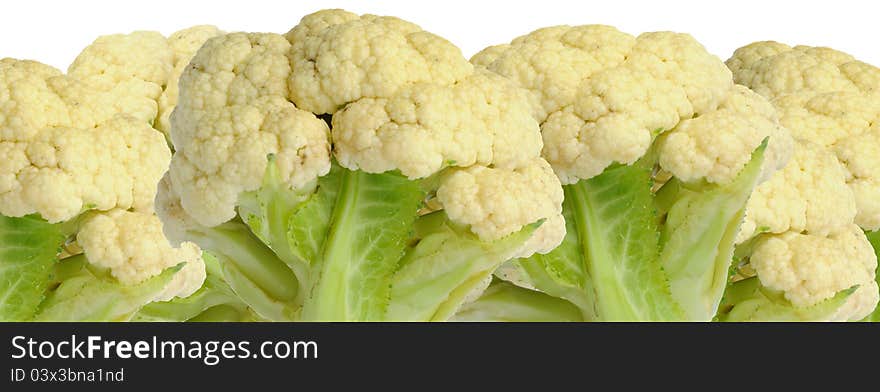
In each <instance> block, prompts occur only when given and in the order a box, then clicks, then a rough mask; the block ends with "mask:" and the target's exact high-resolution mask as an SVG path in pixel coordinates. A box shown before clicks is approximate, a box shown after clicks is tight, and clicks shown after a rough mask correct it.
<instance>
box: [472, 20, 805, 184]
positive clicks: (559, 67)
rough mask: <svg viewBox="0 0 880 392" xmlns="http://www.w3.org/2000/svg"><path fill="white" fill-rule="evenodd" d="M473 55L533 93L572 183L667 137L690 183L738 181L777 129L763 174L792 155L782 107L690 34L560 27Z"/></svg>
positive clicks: (667, 147)
mask: <svg viewBox="0 0 880 392" xmlns="http://www.w3.org/2000/svg"><path fill="white" fill-rule="evenodd" d="M471 61H472V62H473V63H475V64H477V65H480V66H484V67H486V68H488V69H489V70H491V71H494V72H497V73H499V74H502V75H504V76H507V77H508V78H511V79H512V80H514V81H515V82H517V83H518V84H519V85H521V86H523V87H525V88H526V89H527V90H529V92H530V97H531V102H532V104H533V106H534V107H535V109H534V114H535V116H536V118H537V119H538V121H539V122H540V123H541V132H542V136H543V140H544V148H543V151H542V154H543V156H544V158H545V159H547V161H549V162H550V164H551V165H552V166H553V169H554V171H555V172H556V174H557V175H558V176H559V177H560V179H561V181H562V183H563V184H571V183H575V182H577V181H579V180H581V179H589V178H591V177H593V176H596V175H598V174H600V173H601V172H602V171H603V170H605V168H607V167H608V166H609V165H611V164H612V163H615V162H618V163H624V164H630V163H633V162H635V161H636V160H638V159H639V158H641V157H642V156H643V155H645V153H646V152H647V151H648V149H649V148H650V146H651V145H652V143H654V141H655V138H656V137H658V136H661V139H660V142H661V143H662V144H663V146H661V148H660V151H659V158H660V161H661V166H663V169H666V170H668V171H671V172H672V174H675V175H678V176H680V177H681V178H682V180H685V181H701V180H706V181H708V182H714V183H724V182H727V181H730V180H732V179H733V178H734V177H735V176H736V174H737V173H739V171H740V170H741V169H742V168H743V167H744V166H745V164H746V163H747V162H748V161H749V159H750V158H751V153H752V151H754V150H755V149H756V148H758V146H759V145H760V143H761V141H762V140H763V139H764V138H766V137H768V136H769V137H770V143H769V146H768V149H767V153H766V155H765V168H766V169H765V170H764V175H763V179H766V178H768V177H769V175H770V174H771V173H772V172H773V171H774V170H777V169H779V168H781V167H783V166H784V165H785V163H786V161H787V160H788V158H789V156H790V155H791V150H792V139H791V137H790V136H789V134H788V132H787V131H786V130H785V129H784V128H782V127H780V125H779V123H778V119H777V116H776V114H775V111H774V109H773V107H772V106H771V105H769V104H768V103H767V102H766V101H765V100H764V99H763V98H760V97H758V96H757V95H755V94H753V93H751V92H749V91H748V90H747V89H746V88H744V87H734V84H733V80H732V77H731V73H730V71H729V70H728V69H727V68H726V67H725V66H724V63H722V62H721V60H720V59H718V58H717V57H715V56H713V55H711V54H710V53H708V52H707V51H706V50H705V48H703V47H702V46H701V45H700V44H699V43H698V42H696V41H695V40H694V39H693V38H692V37H691V36H689V35H687V34H678V33H672V32H654V33H645V34H642V35H640V36H638V37H633V36H631V35H628V34H626V33H622V32H620V31H618V30H616V29H614V28H613V27H609V26H601V25H592V26H575V27H570V26H556V27H548V28H544V29H540V30H536V31H534V32H532V33H530V34H528V35H525V36H522V37H519V38H516V39H514V40H513V41H512V42H511V43H510V44H508V45H498V46H493V47H489V48H487V49H485V50H484V51H482V52H480V53H478V54H477V55H475V56H474V57H473V58H472V59H471ZM664 133H666V134H667V135H663V134H664ZM721 146H723V147H724V148H721Z"/></svg>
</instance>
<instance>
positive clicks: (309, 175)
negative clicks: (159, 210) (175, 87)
mask: <svg viewBox="0 0 880 392" xmlns="http://www.w3.org/2000/svg"><path fill="white" fill-rule="evenodd" d="M289 48H290V44H289V43H288V42H287V40H286V39H284V37H283V36H281V35H277V34H244V33H234V34H228V35H223V36H220V37H217V38H213V39H210V40H208V42H207V43H206V44H205V45H204V46H203V47H202V49H200V50H199V52H198V53H197V54H196V56H195V57H194V58H193V60H192V62H191V66H190V67H188V68H187V70H186V71H185V72H184V74H183V76H182V77H181V80H180V87H181V89H180V104H179V105H178V106H177V108H176V109H175V111H174V113H173V115H172V117H171V121H172V124H173V128H172V132H171V139H172V142H173V144H174V147H175V150H176V152H175V154H174V158H173V160H172V163H171V169H170V174H171V177H172V180H173V183H174V184H175V185H176V186H177V187H179V189H177V192H178V194H179V195H180V196H181V204H182V206H183V208H184V209H185V210H186V211H187V212H188V213H189V214H190V215H192V217H193V218H194V219H195V220H196V221H197V222H199V223H200V224H203V225H205V226H216V225H218V224H220V223H223V222H225V221H228V220H229V219H232V218H233V217H234V216H235V214H236V212H235V205H236V203H237V201H238V197H239V195H240V194H241V193H242V192H247V191H253V190H256V189H257V188H259V187H260V185H261V184H262V180H263V173H264V172H265V170H266V164H267V159H266V157H267V155H268V154H275V156H276V159H277V162H278V168H279V174H280V176H281V178H282V179H283V180H284V181H285V182H287V183H288V184H289V185H290V186H291V187H294V188H296V187H300V186H303V185H305V184H307V183H310V182H312V181H313V180H314V179H315V178H317V177H318V176H321V175H324V174H326V173H327V172H328V171H329V170H330V144H329V140H328V134H329V129H328V126H327V124H326V123H325V122H324V121H322V120H321V119H318V118H317V117H316V116H315V115H314V114H312V113H309V112H306V111H303V110H300V109H297V108H296V106H294V105H293V104H292V103H291V102H289V101H287V100H286V96H287V82H286V81H287V77H288V75H289V72H290V67H289V64H288V62H287V57H286V54H287V52H288V50H289Z"/></svg>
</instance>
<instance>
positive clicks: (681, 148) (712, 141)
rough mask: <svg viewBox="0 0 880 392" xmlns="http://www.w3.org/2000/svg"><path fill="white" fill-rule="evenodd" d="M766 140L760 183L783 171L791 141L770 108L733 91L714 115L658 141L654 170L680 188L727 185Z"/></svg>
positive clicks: (753, 95) (685, 124)
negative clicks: (682, 184)
mask: <svg viewBox="0 0 880 392" xmlns="http://www.w3.org/2000/svg"><path fill="white" fill-rule="evenodd" d="M768 137H769V143H768V147H767V149H766V150H765V152H764V170H763V175H762V179H761V180H762V181H764V180H766V179H768V178H769V177H770V176H771V175H773V173H774V172H775V171H776V170H779V169H782V168H783V167H784V166H785V164H786V163H787V162H788V160H789V158H790V157H791V155H792V153H793V150H794V140H793V139H792V137H791V135H790V134H789V132H788V131H787V130H786V129H785V128H783V127H782V126H781V125H780V124H779V119H778V118H777V115H776V110H775V109H774V108H773V105H771V104H770V103H769V102H768V101H767V100H766V99H764V98H763V97H761V96H760V95H758V94H756V93H754V92H752V91H751V90H749V89H748V88H746V87H744V86H740V85H737V86H736V87H735V88H734V91H733V93H732V94H731V95H730V96H729V97H728V99H727V100H726V101H724V103H722V104H721V106H719V108H718V110H715V111H712V112H709V113H706V114H704V115H701V116H699V117H697V118H693V119H687V120H684V121H682V122H681V123H679V124H678V126H677V127H676V128H675V129H673V130H672V131H670V132H668V133H666V134H665V135H663V136H662V137H661V139H660V140H659V161H660V166H661V167H662V168H663V169H664V170H667V171H669V172H671V174H672V175H674V176H675V177H678V178H679V179H681V180H683V181H686V182H687V181H700V180H706V181H708V182H710V183H722V184H723V183H727V182H729V181H731V180H733V179H734V178H735V177H736V175H737V174H738V173H739V172H740V170H742V168H743V167H745V165H746V163H748V162H749V160H750V159H751V154H750V153H751V152H752V151H754V150H755V149H756V148H757V147H758V146H759V145H760V144H761V141H762V140H764V139H765V138H768Z"/></svg>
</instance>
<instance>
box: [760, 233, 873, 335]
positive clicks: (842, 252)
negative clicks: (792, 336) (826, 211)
mask: <svg viewBox="0 0 880 392" xmlns="http://www.w3.org/2000/svg"><path fill="white" fill-rule="evenodd" d="M750 263H751V265H752V266H753V267H754V268H755V270H756V272H757V273H758V278H759V279H760V280H761V284H763V285H764V286H765V287H767V288H770V289H773V290H781V291H783V292H784V295H785V298H786V299H788V300H789V301H791V303H792V304H793V305H795V306H811V305H814V304H817V303H819V302H821V301H823V300H826V299H828V298H831V297H832V296H834V295H835V294H836V293H837V292H839V291H841V290H845V289H848V288H850V287H853V286H856V285H858V286H859V287H858V289H857V290H856V291H855V292H854V293H852V294H851V295H850V297H849V298H847V302H846V303H845V304H844V305H842V306H841V307H840V308H839V309H838V310H837V314H836V315H834V316H833V317H832V318H833V319H838V320H860V319H862V318H864V317H865V316H866V315H868V314H869V313H870V312H871V311H873V310H874V308H875V307H876V306H877V301H878V287H877V283H876V281H875V280H874V271H875V269H876V268H877V257H876V255H875V254H874V250H873V248H872V247H871V244H870V243H869V242H868V240H867V238H865V235H864V233H863V232H862V230H861V229H860V228H859V227H858V226H856V225H854V224H851V225H847V226H844V227H843V228H841V229H840V230H837V231H834V232H831V233H829V234H828V235H816V234H799V233H794V232H787V233H784V234H779V235H766V236H762V237H760V238H759V239H758V241H757V242H756V244H755V248H754V251H753V253H752V255H751V259H750Z"/></svg>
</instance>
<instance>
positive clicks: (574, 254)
mask: <svg viewBox="0 0 880 392" xmlns="http://www.w3.org/2000/svg"><path fill="white" fill-rule="evenodd" d="M562 203H563V204H562V216H563V218H565V237H564V238H563V240H562V243H561V244H560V245H559V246H558V247H556V249H554V250H553V251H552V252H550V253H547V254H539V253H536V254H534V255H533V256H531V257H529V258H526V259H517V260H511V261H508V262H507V265H506V266H505V268H506V269H508V270H516V271H518V274H517V275H521V276H520V277H519V278H520V279H524V280H526V282H524V283H525V284H526V285H527V287H526V288H529V287H534V288H537V289H538V290H540V291H542V292H544V293H547V294H549V295H552V296H554V297H558V298H564V299H566V300H568V301H570V302H572V303H574V304H576V305H577V306H578V307H580V308H581V311H582V312H583V313H584V314H585V317H586V318H587V319H589V320H595V319H597V318H598V315H597V310H596V301H595V299H594V296H593V293H594V290H593V287H592V285H591V284H590V280H589V279H588V278H587V271H586V268H587V267H586V263H585V261H584V256H583V249H582V247H581V242H580V239H579V238H578V229H577V224H576V220H575V218H574V211H575V208H574V206H573V205H572V204H573V203H574V200H573V199H571V198H566V199H565V200H563V202H562ZM496 272H497V271H496ZM495 276H496V277H498V278H500V279H504V277H503V276H502V275H500V274H498V273H496V274H495ZM512 283H514V284H517V282H512Z"/></svg>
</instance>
